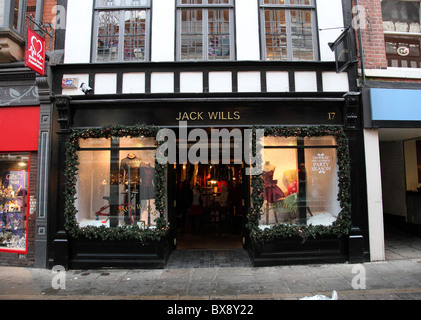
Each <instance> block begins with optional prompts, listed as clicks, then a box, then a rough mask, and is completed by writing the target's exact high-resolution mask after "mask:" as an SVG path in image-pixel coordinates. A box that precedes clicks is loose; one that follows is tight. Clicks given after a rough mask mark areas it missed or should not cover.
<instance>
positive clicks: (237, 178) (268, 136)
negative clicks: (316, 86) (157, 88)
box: [48, 63, 368, 269]
mask: <svg viewBox="0 0 421 320" xmlns="http://www.w3.org/2000/svg"><path fill="white" fill-rule="evenodd" d="M232 64H233V66H231V67H232V68H234V69H235V68H243V69H244V68H245V67H244V65H241V64H235V63H232ZM150 65H151V66H150V67H151V68H152V67H154V64H150ZM207 66H208V65H206V66H205V67H207ZM262 66H263V70H262V71H261V72H262V74H263V73H264V72H265V70H264V69H265V68H268V70H269V68H270V69H271V70H272V68H273V65H272V64H265V63H263V64H262ZM73 67H74V66H73ZM79 67H81V68H82V67H83V66H79ZM249 67H250V66H247V68H249ZM254 67H256V66H254ZM259 67H260V66H259ZM291 67H293V66H288V68H291ZM310 67H311V68H313V69H314V70H316V72H319V71H320V72H321V71H322V70H323V68H328V69H329V70H330V69H332V67H333V68H334V66H332V64H331V63H327V64H326V63H314V64H311V66H310ZM69 68H70V67H69V66H57V67H56V70H55V76H56V77H57V79H59V80H55V87H54V91H55V92H57V93H61V88H60V85H59V84H60V83H61V77H62V75H63V74H66V73H69ZM98 68H99V69H98V70H96V69H95V68H91V69H90V71H89V72H90V73H91V75H93V74H94V73H95V72H97V71H100V69H101V67H98ZM159 68H162V64H160V65H159ZM166 68H174V66H172V65H170V64H169V65H168V66H166ZM77 71H79V70H76V71H75V72H77ZM160 71H162V70H160ZM119 72H123V71H121V70H120V71H117V79H119V76H118V74H119ZM146 74H147V75H148V74H150V73H148V72H146ZM177 74H178V73H177V72H175V75H176V76H175V78H176V79H177ZM204 74H206V72H205V73H204ZM234 74H235V72H234ZM292 74H293V73H291V77H290V78H291V79H290V80H291V83H292V81H293V75H292ZM147 77H148V76H147ZM120 78H121V77H120ZM234 78H235V77H234ZM262 78H263V77H262ZM90 79H94V77H93V76H90ZM118 81H119V80H117V88H119V85H118ZM146 83H148V81H146ZM204 83H205V84H206V81H204ZM89 85H90V86H91V87H94V85H95V84H94V83H93V80H91V81H90V83H89ZM235 87H236V83H235V80H233V88H235ZM262 88H264V83H262ZM174 91H175V92H174V93H169V94H153V93H148V89H147V90H146V92H147V93H144V94H123V93H121V86H120V89H117V93H116V94H112V95H98V94H94V93H88V94H86V95H75V96H66V95H62V94H57V95H55V96H53V100H54V124H53V130H54V132H56V133H57V134H56V135H55V136H54V138H53V141H52V143H53V146H54V147H53V156H52V159H53V160H52V167H51V168H52V172H51V190H56V191H57V192H56V193H54V194H52V195H51V201H50V212H51V213H50V216H49V239H50V240H49V250H48V251H49V266H50V267H52V266H54V265H63V266H65V267H66V268H71V269H78V268H99V267H122V268H133V267H134V268H136V267H138V268H163V267H165V265H166V263H167V261H168V259H169V257H170V255H171V253H172V252H173V251H174V250H189V249H199V250H200V249H218V250H221V249H227V250H229V249H242V250H246V251H247V253H248V254H249V257H250V259H251V262H252V264H253V265H254V266H268V265H280V264H303V263H338V262H345V261H349V262H352V263H356V262H358V263H359V262H363V261H364V260H365V258H366V257H368V240H367V239H368V230H367V210H366V199H365V197H364V194H365V192H363V190H364V185H365V174H364V154H363V152H364V151H363V150H364V148H363V139H362V131H361V126H360V121H361V119H360V102H359V95H358V94H355V93H353V92H348V93H345V94H344V93H336V92H330V93H328V92H322V90H318V92H312V93H303V92H301V93H299V92H293V91H292V92H288V93H282V94H275V93H268V92H261V93H239V92H232V93H229V94H228V93H206V92H205V93H201V94H194V95H193V94H185V93H180V92H179V91H178V90H177V80H176V81H175V90H174ZM233 91H235V89H234V90H233ZM263 91H264V90H263ZM161 129H168V131H169V132H173V133H174V137H175V140H174V141H175V148H173V147H174V145H173V144H172V141H170V139H169V138H170V137H172V136H171V135H168V136H165V137H166V139H167V140H166V139H163V140H162V141H158V140H159V139H157V136H158V135H159V134H163V132H166V131H162V130H161ZM195 130H196V131H195ZM214 132H216V133H218V132H219V133H221V132H225V133H227V132H228V133H230V134H234V133H238V134H239V135H240V137H241V138H243V140H241V141H240V142H238V141H235V140H234V138H233V139H232V140H231V142H230V143H229V147H228V148H225V149H224V147H223V145H222V142H221V144H218V146H219V149H217V152H219V154H218V156H217V157H218V159H219V162H215V161H214V160H215V159H213V161H212V160H211V153H212V152H211V151H210V150H209V149H208V152H209V153H208V154H206V155H203V154H201V156H202V158H201V159H202V161H201V162H199V163H193V161H191V159H190V158H189V157H188V159H187V161H184V162H183V161H181V162H180V157H181V155H180V154H181V153H183V152H185V154H187V155H188V154H189V151H191V150H193V149H194V154H195V155H198V153H200V152H204V150H205V149H206V147H204V146H207V147H209V146H210V145H211V142H213V141H214V140H212V139H213V137H212V133H214ZM249 134H250V136H249V137H251V140H250V142H251V145H249V147H250V150H249V149H246V145H245V144H244V141H246V137H248V135H249ZM262 135H263V137H264V139H263V140H262V139H261V138H262ZM256 137H257V138H256ZM204 138H208V140H203V139H204ZM259 138H260V140H259ZM247 141H248V140H247ZM248 142H249V141H248ZM165 143H167V144H165ZM259 146H261V149H259ZM164 147H165V148H166V149H165V148H164ZM238 148H242V153H241V156H238V153H235V151H236V149H238ZM163 150H164V154H160V156H163V157H166V158H165V159H170V156H169V154H170V152H175V159H176V161H175V162H174V161H172V162H171V161H168V162H167V163H160V162H159V161H157V158H158V153H160V152H162V151H163ZM212 150H213V149H212ZM246 151H251V154H249V153H247V152H246ZM257 151H259V152H257ZM191 152H192V154H193V151H191ZM227 152H228V153H229V155H228V161H225V162H224V161H223V157H224V156H225V155H226V153H227ZM256 152H257V153H256ZM206 159H207V160H206ZM123 160H124V161H126V162H124V161H123ZM130 161H131V162H130ZM129 162H130V163H132V164H133V165H132V166H127V165H125V164H127V163H129ZM123 163H124V165H123ZM256 164H260V166H261V170H260V171H258V174H254V175H253V174H249V173H248V170H247V169H250V168H252V167H253V166H255V165H256ZM148 174H149V175H148ZM148 187H151V188H152V189H145V188H148ZM183 187H186V189H183ZM194 187H197V190H198V191H199V193H198V194H200V197H199V198H200V199H199V198H198V199H199V200H200V201H199V200H198V199H196V200H197V201H199V202H197V203H196V205H198V206H200V210H199V211H200V212H199V213H197V211H196V210H193V208H192V205H194V204H195V203H194V202H195V196H194V191H193V190H192V189H194ZM145 190H148V191H147V192H146V193H145ZM186 190H187V191H186ZM186 192H188V196H187V193H186ZM225 192H226V197H224V193H225ZM234 194H235V196H234ZM186 199H187V200H186ZM186 201H187V202H186ZM193 212H195V213H193ZM196 214H197V216H196Z"/></svg>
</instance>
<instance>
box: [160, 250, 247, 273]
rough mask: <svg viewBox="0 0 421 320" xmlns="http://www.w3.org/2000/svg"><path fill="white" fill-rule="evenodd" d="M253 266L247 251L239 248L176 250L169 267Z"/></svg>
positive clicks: (172, 254) (169, 261) (168, 264)
mask: <svg viewBox="0 0 421 320" xmlns="http://www.w3.org/2000/svg"><path fill="white" fill-rule="evenodd" d="M229 267H231V268H232V267H251V261H250V258H249V256H248V254H247V252H246V251H245V250H243V249H238V250H174V251H173V252H172V253H171V256H170V258H169V260H168V263H167V266H166V268H167V269H177V268H229Z"/></svg>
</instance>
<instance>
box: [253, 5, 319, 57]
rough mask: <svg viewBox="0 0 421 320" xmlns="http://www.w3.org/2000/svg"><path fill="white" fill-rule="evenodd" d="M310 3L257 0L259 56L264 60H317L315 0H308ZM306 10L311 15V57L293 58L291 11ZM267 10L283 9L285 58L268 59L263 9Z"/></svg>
mask: <svg viewBox="0 0 421 320" xmlns="http://www.w3.org/2000/svg"><path fill="white" fill-rule="evenodd" d="M309 1H310V4H290V0H285V3H284V4H267V3H264V2H265V0H259V11H260V42H261V56H262V60H264V61H318V60H319V59H320V58H319V49H318V34H317V30H318V28H317V15H316V3H315V0H309ZM303 9H304V10H308V11H310V16H311V31H312V46H313V59H312V60H301V59H294V58H293V46H292V31H291V11H293V10H303ZM267 10H285V22H286V29H287V30H286V41H287V58H286V59H268V58H267V50H266V28H265V11H267Z"/></svg>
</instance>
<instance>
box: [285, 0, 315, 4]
mask: <svg viewBox="0 0 421 320" xmlns="http://www.w3.org/2000/svg"><path fill="white" fill-rule="evenodd" d="M289 3H290V4H307V5H310V4H311V0H289Z"/></svg>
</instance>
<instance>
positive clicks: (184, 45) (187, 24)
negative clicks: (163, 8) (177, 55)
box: [181, 9, 203, 60]
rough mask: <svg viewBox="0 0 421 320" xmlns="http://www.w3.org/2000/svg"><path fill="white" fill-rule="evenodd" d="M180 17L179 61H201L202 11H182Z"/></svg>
mask: <svg viewBox="0 0 421 320" xmlns="http://www.w3.org/2000/svg"><path fill="white" fill-rule="evenodd" d="M181 16H182V17H181V59H182V60H202V57H203V56H202V54H203V44H202V39H203V28H202V10H201V9H200V10H190V9H188V10H182V11H181Z"/></svg>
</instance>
